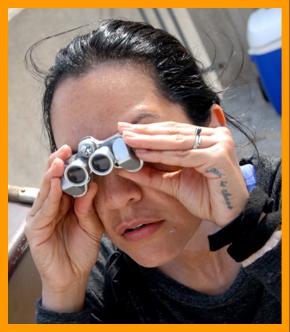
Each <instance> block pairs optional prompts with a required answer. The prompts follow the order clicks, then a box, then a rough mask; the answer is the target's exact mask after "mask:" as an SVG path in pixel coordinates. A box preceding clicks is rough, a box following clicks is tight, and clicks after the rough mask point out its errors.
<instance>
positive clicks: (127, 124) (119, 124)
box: [118, 122, 132, 128]
mask: <svg viewBox="0 0 290 332" xmlns="http://www.w3.org/2000/svg"><path fill="white" fill-rule="evenodd" d="M118 126H119V127H122V128H125V127H132V123H129V122H118Z"/></svg>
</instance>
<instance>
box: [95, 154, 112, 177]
mask: <svg viewBox="0 0 290 332" xmlns="http://www.w3.org/2000/svg"><path fill="white" fill-rule="evenodd" d="M91 165H92V168H93V169H94V170H95V171H96V172H98V173H104V172H107V171H108V169H110V167H111V160H110V159H109V158H108V157H106V156H104V155H96V156H94V158H92V163H91Z"/></svg>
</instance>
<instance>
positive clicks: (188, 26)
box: [8, 8, 281, 323]
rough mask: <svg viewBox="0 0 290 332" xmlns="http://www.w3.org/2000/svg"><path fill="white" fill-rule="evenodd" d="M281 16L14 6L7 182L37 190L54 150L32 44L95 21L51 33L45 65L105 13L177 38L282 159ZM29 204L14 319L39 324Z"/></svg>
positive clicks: (230, 107)
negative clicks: (31, 65) (29, 64)
mask: <svg viewBox="0 0 290 332" xmlns="http://www.w3.org/2000/svg"><path fill="white" fill-rule="evenodd" d="M274 11H275V10H274ZM279 15H280V16H281V13H280V14H279V13H278V12H277V10H276V11H275V13H273V11H272V10H270V9H269V10H257V9H255V8H246V9H236V8H234V9H228V8H224V9H219V8H215V9H192V8H191V9H184V8H178V9H175V8H126V9H125V8H124V9H122V8H88V9H86V8H56V9H53V8H41V9H36V8H29V9H23V8H12V9H9V12H8V19H9V23H8V24H9V168H8V169H9V178H8V181H9V184H10V185H13V186H25V187H35V188H38V187H39V185H40V181H41V177H42V174H43V172H44V170H45V168H46V164H47V158H48V155H49V147H48V141H47V138H46V135H45V132H44V129H43V124H42V119H41V114H42V111H41V97H42V93H43V82H42V81H41V80H36V79H34V78H33V76H32V74H31V73H30V72H29V71H28V70H27V69H26V68H25V62H24V57H25V53H26V51H27V49H28V48H29V47H30V46H31V45H32V44H34V43H35V42H37V41H39V40H41V39H43V38H45V37H47V36H51V35H55V34H58V33H60V32H63V31H67V30H70V29H73V28H75V27H78V26H82V25H87V24H89V26H87V27H83V28H81V29H79V30H76V31H74V32H69V33H66V34H62V35H59V36H56V37H54V38H50V39H48V40H46V41H45V42H43V43H42V44H41V45H40V46H39V47H38V48H37V49H36V51H35V56H36V58H37V62H38V64H39V65H40V66H41V68H43V69H44V70H47V69H48V68H49V67H50V66H51V65H52V63H53V60H54V57H55V54H56V52H57V50H58V49H59V48H60V47H62V46H64V45H65V44H67V43H68V42H69V41H70V40H71V39H72V38H73V37H74V36H76V35H77V34H83V33H85V32H87V31H89V30H91V29H92V28H93V27H94V25H95V24H96V22H97V21H98V20H100V19H106V18H119V19H130V20H137V21H145V22H147V23H150V24H152V25H153V26H155V27H159V28H162V29H165V30H167V31H168V32H170V33H171V34H173V35H175V36H176V37H177V38H178V39H179V40H180V41H181V43H182V44H183V45H184V46H186V47H187V48H188V49H189V50H190V51H191V52H192V54H193V55H194V56H195V57H196V58H197V59H198V60H200V61H201V63H202V64H203V67H204V72H205V74H204V75H205V79H206V80H207V82H208V83H209V84H210V86H211V87H212V88H213V89H215V90H216V91H219V92H220V96H221V98H222V104H223V107H224V109H225V111H226V112H227V113H229V114H230V115H232V116H234V117H235V118H236V119H237V120H239V121H240V122H241V123H242V124H244V125H246V126H247V127H248V128H249V129H250V130H252V131H253V132H254V133H255V142H256V144H257V146H258V148H259V150H260V152H261V153H266V154H270V155H271V156H275V157H279V156H280V155H281V117H280V113H281V106H279V105H278V104H279V101H280V95H279V93H280V94H281V90H280V91H279V84H280V79H279V76H277V75H278V74H279V73H280V72H279V70H280V71H281V69H280V67H279V65H280V66H281V63H279V61H281V60H279V58H278V55H277V54H276V52H278V51H279V52H281V17H280V16H279ZM279 19H280V21H279ZM279 33H280V36H279ZM279 38H280V40H279ZM277 73H278V74H277ZM276 74H277V75H276ZM280 75H281V73H280ZM271 84H272V85H271ZM276 89H278V91H276ZM274 90H275V91H274ZM277 96H278V98H277ZM277 100H278V104H277ZM233 134H234V137H235V140H236V142H237V147H238V153H239V155H243V156H244V157H245V156H246V157H247V156H250V155H251V154H252V153H253V147H252V146H251V145H250V144H248V141H247V139H246V138H245V137H243V136H242V135H241V134H240V133H239V132H238V131H236V130H235V129H233ZM32 196H33V195H32ZM9 200H10V199H9ZM30 203H31V202H30ZM29 206H30V205H29V204H27V205H25V206H24V205H21V204H18V203H15V202H14V203H13V202H9V278H10V279H9V322H10V323H33V319H34V302H35V300H36V298H37V297H39V296H40V292H41V285H40V280H39V278H38V275H37V273H36V271H35V268H34V265H33V262H32V260H31V257H30V254H29V251H28V250H27V243H26V241H25V238H24V237H23V227H24V222H23V221H24V217H25V214H26V213H27V209H29Z"/></svg>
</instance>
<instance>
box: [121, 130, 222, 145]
mask: <svg viewBox="0 0 290 332" xmlns="http://www.w3.org/2000/svg"><path fill="white" fill-rule="evenodd" d="M123 137H124V141H125V143H126V144H128V145H129V146H131V147H132V148H138V149H151V150H190V149H192V148H193V145H194V143H195V140H196V139H197V136H196V135H194V134H193V133H191V135H183V134H174V135H143V134H139V133H135V132H128V131H124V132H123ZM199 137H200V144H199V148H208V147H210V146H212V145H214V144H216V143H217V139H216V137H215V136H214V135H212V136H204V135H201V136H199Z"/></svg>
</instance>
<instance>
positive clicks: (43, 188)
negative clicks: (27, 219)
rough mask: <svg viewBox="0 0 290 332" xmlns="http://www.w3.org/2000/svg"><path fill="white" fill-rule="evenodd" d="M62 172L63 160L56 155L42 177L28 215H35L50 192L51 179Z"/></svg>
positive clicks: (57, 176)
mask: <svg viewBox="0 0 290 332" xmlns="http://www.w3.org/2000/svg"><path fill="white" fill-rule="evenodd" d="M63 172H64V162H63V160H61V159H59V158H57V157H56V158H55V159H54V160H53V162H52V164H51V166H50V168H49V169H48V171H47V172H46V174H45V175H44V177H43V179H42V182H41V185H40V189H39V192H38V195H37V197H36V199H35V201H34V203H33V205H32V208H31V210H30V215H32V216H33V215H35V214H36V213H37V212H38V210H39V209H40V208H41V206H42V205H43V203H44V201H45V200H46V198H47V196H48V194H49V192H50V185H51V179H52V178H60V177H61V176H62V175H63Z"/></svg>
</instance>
